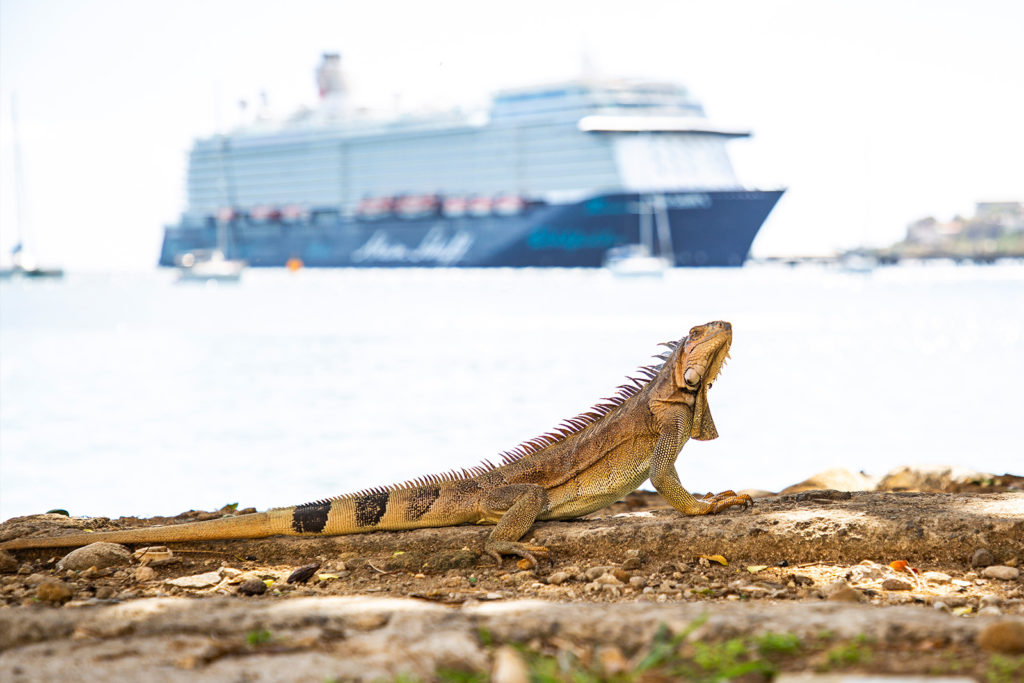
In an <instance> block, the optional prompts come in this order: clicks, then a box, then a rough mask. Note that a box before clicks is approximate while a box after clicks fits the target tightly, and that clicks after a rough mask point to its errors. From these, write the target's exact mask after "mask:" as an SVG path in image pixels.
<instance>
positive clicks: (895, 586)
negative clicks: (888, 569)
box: [882, 579, 913, 591]
mask: <svg viewBox="0 0 1024 683" xmlns="http://www.w3.org/2000/svg"><path fill="white" fill-rule="evenodd" d="M882 588H883V589H884V590H887V591H908V590H910V589H911V588H913V586H912V585H911V584H909V583H907V582H906V581H904V580H903V579H886V580H885V581H883V582H882Z"/></svg>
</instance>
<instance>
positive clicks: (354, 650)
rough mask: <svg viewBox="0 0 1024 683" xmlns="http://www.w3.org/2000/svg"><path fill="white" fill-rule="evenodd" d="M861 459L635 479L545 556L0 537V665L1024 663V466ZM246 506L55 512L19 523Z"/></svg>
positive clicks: (260, 675) (273, 674) (264, 667)
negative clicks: (78, 544) (819, 468)
mask: <svg viewBox="0 0 1024 683" xmlns="http://www.w3.org/2000/svg"><path fill="white" fill-rule="evenodd" d="M863 477H864V475H857V474H853V473H848V472H839V473H835V472H833V473H824V474H823V475H819V476H818V477H815V478H812V479H811V480H808V481H807V482H803V483H801V484H798V485H796V486H794V487H790V489H787V491H791V492H789V493H783V494H782V495H771V496H763V497H759V498H758V499H757V503H756V505H755V506H754V507H753V508H750V509H747V510H744V509H736V508H734V509H731V510H729V511H727V512H725V513H723V514H721V515H718V516H714V517H706V518H686V517H682V516H680V515H679V514H678V513H676V512H675V511H673V510H672V509H671V508H669V507H668V506H667V505H665V503H664V501H663V500H662V499H661V498H660V497H659V496H657V495H656V494H652V493H636V494H632V495H631V496H629V497H628V498H627V499H626V500H625V501H623V502H620V503H618V504H616V505H615V506H613V507H611V508H608V509H605V510H602V511H600V512H599V513H596V514H594V515H591V516H589V517H587V518H584V519H581V520H574V521H570V522H550V523H542V524H538V525H536V526H535V527H534V530H533V532H532V533H531V535H532V536H533V541H534V542H535V543H539V544H541V545H545V546H547V547H549V548H550V550H551V558H550V561H548V562H542V563H541V565H540V566H539V567H538V568H536V569H531V568H529V567H528V566H526V563H525V562H521V563H516V562H513V560H512V559H511V558H507V559H506V560H505V563H504V565H503V566H502V567H500V568H498V567H495V566H494V565H493V563H492V561H491V560H489V558H487V557H486V556H481V554H480V553H479V549H480V547H481V546H482V542H483V539H484V538H485V537H486V535H487V533H488V529H486V528H476V527H457V528H448V529H424V530H419V531H411V532H400V533H376V534H366V535H361V536H344V537H333V538H324V539H300V538H283V537H282V538H270V539H260V540H241V541H216V542H200V543H189V544H177V545H175V546H173V547H171V548H159V547H149V548H143V547H134V548H125V547H123V546H115V545H111V544H94V545H93V546H89V547H87V548H86V549H83V550H78V551H75V552H72V553H66V552H62V551H54V550H38V551H18V552H17V553H16V554H11V553H6V554H4V553H0V572H3V573H2V575H0V601H2V604H3V605H4V607H2V608H0V678H2V679H4V680H11V681H30V680H55V679H62V678H63V679H68V680H92V679H96V680H105V681H106V680H121V679H131V680H140V679H145V680H185V679H188V680H218V681H220V680H240V681H241V680H245V681H259V680H265V681H278V680H310V681H330V680H394V679H398V680H404V681H411V680H424V681H426V680H453V681H454V680H459V681H466V680H487V679H488V677H490V678H491V679H492V680H497V681H523V680H645V681H646V680H651V681H655V680H675V679H679V678H685V679H690V680H723V679H733V680H745V681H760V680H771V679H773V678H774V679H775V680H797V678H794V677H795V676H806V675H824V674H828V673H835V672H886V673H903V674H921V675H944V676H960V677H966V680H985V681H1020V680H1024V577H1022V573H1021V571H1020V565H1021V563H1022V562H1024V492H1022V490H1024V479H1021V478H1020V477H1011V476H1003V477H993V476H990V475H984V476H978V475H976V474H972V475H970V476H967V475H964V474H962V473H957V472H954V471H945V472H943V471H936V470H928V471H915V470H906V471H901V472H897V473H892V474H890V475H889V476H888V477H886V478H881V479H877V480H875V479H870V478H867V479H865V478H863ZM830 485H831V486H832V488H829V486H830ZM822 487H824V488H822ZM869 487H873V488H876V489H880V490H874V491H868V492H863V491H862V492H857V493H849V492H843V491H839V490H836V488H869ZM910 489H916V490H910ZM950 491H955V493H951V492H950ZM242 512H245V511H244V510H243V511H238V510H236V509H234V508H225V509H223V510H220V511H217V512H211V513H201V512H190V513H185V514H183V515H181V516H179V517H178V518H173V519H152V520H140V519H135V518H122V519H118V520H106V519H79V518H73V517H67V516H64V515H60V514H49V515H37V516H33V517H24V518H16V519H13V520H8V521H7V522H5V523H4V524H3V525H0V540H6V539H8V538H13V537H17V536H22V535H28V534H35V533H47V534H53V533H59V531H60V530H61V529H64V528H75V529H82V528H88V529H93V530H102V529H109V528H125V527H133V526H146V525H151V524H163V523H174V522H180V521H190V520H194V519H203V518H213V517H220V516H222V515H225V514H241V513H242ZM799 680H804V679H799Z"/></svg>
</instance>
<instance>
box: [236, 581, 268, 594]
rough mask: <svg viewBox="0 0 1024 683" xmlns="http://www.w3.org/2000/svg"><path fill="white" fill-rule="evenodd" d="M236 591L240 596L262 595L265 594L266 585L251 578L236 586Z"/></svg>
mask: <svg viewBox="0 0 1024 683" xmlns="http://www.w3.org/2000/svg"><path fill="white" fill-rule="evenodd" d="M237 590H238V592H239V593H241V594H242V595H263V594H264V593H266V592H267V584H265V583H263V582H262V581H260V580H259V579H257V578H251V579H246V580H245V581H243V582H242V583H240V584H238V589H237Z"/></svg>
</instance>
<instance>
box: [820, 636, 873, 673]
mask: <svg viewBox="0 0 1024 683" xmlns="http://www.w3.org/2000/svg"><path fill="white" fill-rule="evenodd" d="M869 642H870V639H869V638H868V637H867V636H865V635H863V634H861V635H859V636H857V637H856V638H854V639H853V640H852V641H850V642H849V643H843V644H841V645H836V646H835V647H833V648H832V649H830V650H829V651H828V652H826V653H825V656H826V661H825V666H826V668H827V669H831V668H833V667H847V666H856V665H857V664H864V663H867V662H870V661H871V658H872V654H871V650H870V649H869V648H868V647H866V645H867V644H868V643H869Z"/></svg>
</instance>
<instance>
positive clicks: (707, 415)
mask: <svg viewBox="0 0 1024 683" xmlns="http://www.w3.org/2000/svg"><path fill="white" fill-rule="evenodd" d="M731 343H732V326H731V325H730V324H729V323H727V322H721V321H719V322H711V323H707V324H706V325H699V326H697V327H694V328H693V329H691V330H690V333H689V334H688V335H687V336H685V337H683V338H682V339H681V340H679V341H678V342H667V343H665V344H664V346H667V347H668V348H669V350H668V351H667V352H665V353H662V354H660V355H658V356H656V358H658V359H659V360H660V361H661V362H660V363H659V364H655V365H649V366H646V367H643V368H640V370H639V374H640V375H641V377H640V378H633V377H630V378H629V379H630V380H631V382H630V383H628V384H625V385H623V386H621V387H619V391H618V393H616V394H615V396H613V397H611V398H608V399H604V400H603V401H602V402H600V403H598V404H596V405H594V406H593V407H592V408H590V409H589V410H587V411H585V412H583V413H581V414H579V415H577V416H576V417H574V418H571V419H568V420H565V421H564V422H563V423H562V424H561V425H559V426H558V427H557V428H556V429H554V430H552V431H551V432H548V433H547V434H543V435H541V436H539V437H537V438H535V439H531V440H529V441H525V442H523V443H522V444H520V445H519V446H517V447H516V448H514V449H512V450H511V451H508V452H505V453H504V454H503V455H502V463H501V464H500V465H493V464H491V463H490V462H486V461H485V462H484V463H483V464H481V465H478V466H476V467H473V468H470V469H469V470H462V471H461V472H449V473H445V474H435V475H429V476H425V477H420V478H419V479H415V480H412V481H408V482H405V483H402V484H393V485H390V486H383V487H380V488H373V489H368V490H365V491H360V492H358V493H351V494H347V495H343V496H339V497H337V498H331V499H328V500H320V501H317V502H314V503H306V504H305V505H299V506H296V507H287V508H276V509H272V510H268V511H267V512H259V513H254V514H248V515H240V516H237V517H225V518H222V519H216V520H210V521H205V522H191V523H186V524H175V525H170V526H158V527H148V528H142V529H130V530H123V531H107V532H99V533H72V534H68V535H64V536H54V537H39V538H18V539H14V540H11V541H7V542H5V543H2V544H0V548H2V549H5V550H15V549H18V548H44V547H68V546H79V545H87V544H89V543H94V542H97V541H107V542H113V543H167V542H175V541H199V540H215V539H231V538H261V537H266V536H277V535H298V536H318V535H319V536H331V535H338V534H358V533H364V532H368V531H383V530H387V531H395V530H402V529H417V528H421V527H444V526H453V525H456V524H494V525H495V526H494V529H493V531H491V534H490V536H489V537H488V538H487V541H486V542H485V543H484V551H485V552H486V553H488V554H489V555H490V556H492V557H494V558H495V559H496V560H497V562H498V564H501V555H518V556H520V557H524V558H527V559H528V560H529V561H530V562H531V563H532V564H536V558H535V557H534V554H535V553H536V554H543V553H546V552H547V549H546V548H543V547H540V546H530V545H527V544H525V543H522V542H520V540H519V539H521V538H522V537H523V535H524V534H525V533H526V532H527V531H528V530H529V529H530V527H531V526H532V525H533V523H534V522H535V521H537V520H547V519H565V518H569V517H578V516H580V515H585V514H587V513H590V512H593V511H594V510H598V509H600V508H602V507H605V506H606V505H610V504H611V503H614V502H615V501H617V500H620V499H621V498H622V497H623V496H625V495H626V494H628V493H629V492H631V491H633V490H635V489H636V487H637V486H639V485H640V484H641V483H643V482H644V480H646V479H647V478H648V477H649V478H650V480H651V483H652V484H654V487H655V488H656V489H657V490H658V491H659V492H660V493H661V494H662V496H664V497H665V499H666V500H667V501H668V502H669V503H671V504H672V506H673V507H675V508H676V509H677V510H679V511H680V512H682V513H684V514H687V515H704V514H709V513H716V512H719V511H721V510H723V509H725V508H728V507H730V506H733V505H749V504H751V502H752V501H751V499H750V497H749V496H747V495H738V496H737V495H735V494H734V493H733V492H731V491H727V492H725V493H722V494H719V495H718V496H714V497H705V498H703V499H699V500H698V499H697V498H695V497H694V496H692V495H691V494H690V493H688V492H687V491H686V489H685V488H683V486H682V484H681V483H680V482H679V476H678V475H677V474H676V470H675V460H676V456H678V455H679V451H680V449H682V447H683V445H684V444H685V443H686V442H687V440H688V439H690V438H691V437H692V438H694V439H698V440H707V439H714V438H715V437H717V436H718V432H717V430H716V429H715V423H714V421H713V420H712V419H711V412H710V411H709V409H708V399H707V395H708V389H710V388H711V383H712V382H713V381H714V380H715V378H716V377H717V376H718V373H719V371H720V370H721V369H722V365H723V364H724V363H725V360H726V358H728V355H729V346H730V344H731Z"/></svg>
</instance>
